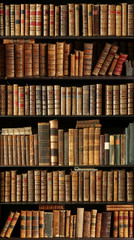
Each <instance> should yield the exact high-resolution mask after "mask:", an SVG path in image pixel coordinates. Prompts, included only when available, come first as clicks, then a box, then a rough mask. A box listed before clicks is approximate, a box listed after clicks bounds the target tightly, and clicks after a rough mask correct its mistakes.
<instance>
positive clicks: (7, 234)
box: [5, 211, 20, 238]
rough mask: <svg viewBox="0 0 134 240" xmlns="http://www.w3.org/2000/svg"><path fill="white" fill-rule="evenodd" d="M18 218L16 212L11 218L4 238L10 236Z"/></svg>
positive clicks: (18, 214)
mask: <svg viewBox="0 0 134 240" xmlns="http://www.w3.org/2000/svg"><path fill="white" fill-rule="evenodd" d="M19 216H20V213H19V212H17V211H16V212H15V214H14V216H13V218H12V220H11V223H10V225H9V228H8V229H7V232H6V235H5V237H7V238H10V237H11V234H12V232H13V230H14V227H15V225H16V223H17V221H18V218H19Z"/></svg>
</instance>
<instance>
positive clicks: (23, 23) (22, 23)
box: [20, 4, 25, 36]
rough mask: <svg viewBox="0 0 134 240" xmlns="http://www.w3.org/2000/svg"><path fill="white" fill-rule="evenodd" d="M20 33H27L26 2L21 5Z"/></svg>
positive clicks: (22, 34)
mask: <svg viewBox="0 0 134 240" xmlns="http://www.w3.org/2000/svg"><path fill="white" fill-rule="evenodd" d="M20 11H21V15H20V35H21V36H24V35H25V34H24V33H25V4H21V5H20Z"/></svg>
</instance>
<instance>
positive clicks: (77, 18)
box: [74, 4, 80, 36]
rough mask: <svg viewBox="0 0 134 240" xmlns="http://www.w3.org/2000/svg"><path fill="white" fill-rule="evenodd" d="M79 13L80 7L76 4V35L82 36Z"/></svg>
mask: <svg viewBox="0 0 134 240" xmlns="http://www.w3.org/2000/svg"><path fill="white" fill-rule="evenodd" d="M79 11H80V5H79V4H75V5H74V28H75V31H74V35H75V36H79V35H80V16H79Z"/></svg>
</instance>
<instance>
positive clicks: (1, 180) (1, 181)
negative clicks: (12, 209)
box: [0, 172, 5, 202]
mask: <svg viewBox="0 0 134 240" xmlns="http://www.w3.org/2000/svg"><path fill="white" fill-rule="evenodd" d="M0 201H1V202H5V172H1V173H0Z"/></svg>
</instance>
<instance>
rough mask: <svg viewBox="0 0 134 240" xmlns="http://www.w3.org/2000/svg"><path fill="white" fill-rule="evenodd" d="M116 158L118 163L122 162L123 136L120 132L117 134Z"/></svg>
mask: <svg viewBox="0 0 134 240" xmlns="http://www.w3.org/2000/svg"><path fill="white" fill-rule="evenodd" d="M115 159H116V164H117V165H120V164H121V136H120V134H115Z"/></svg>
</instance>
